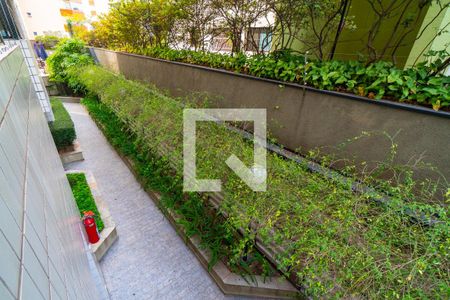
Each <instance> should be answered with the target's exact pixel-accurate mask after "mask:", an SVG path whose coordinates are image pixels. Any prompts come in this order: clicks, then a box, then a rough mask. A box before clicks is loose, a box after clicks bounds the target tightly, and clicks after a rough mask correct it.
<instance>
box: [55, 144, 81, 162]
mask: <svg viewBox="0 0 450 300" xmlns="http://www.w3.org/2000/svg"><path fill="white" fill-rule="evenodd" d="M58 153H59V157H60V158H61V161H62V163H63V165H66V164H69V163H72V162H76V161H82V160H84V157H83V152H82V151H81V147H80V143H78V141H77V140H75V141H74V142H73V145H72V146H69V147H67V148H65V149H62V150H59V151H58Z"/></svg>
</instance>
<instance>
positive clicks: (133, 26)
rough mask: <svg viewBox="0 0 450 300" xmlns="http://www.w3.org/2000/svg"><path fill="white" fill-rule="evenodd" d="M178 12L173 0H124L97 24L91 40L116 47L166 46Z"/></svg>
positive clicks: (115, 5)
mask: <svg viewBox="0 0 450 300" xmlns="http://www.w3.org/2000/svg"><path fill="white" fill-rule="evenodd" d="M177 13H178V10H177V9H174V4H173V2H172V1H164V0H152V1H149V0H120V1H118V2H115V3H113V4H111V9H110V11H109V13H108V14H107V15H103V16H101V17H100V21H99V22H98V23H95V24H93V26H94V33H93V35H92V36H91V37H90V39H91V41H93V42H95V43H97V44H99V45H102V46H107V47H112V48H125V49H126V48H135V49H136V48H148V47H150V46H165V45H167V44H168V43H169V41H170V37H169V36H170V35H169V33H170V30H171V29H172V28H173V24H174V21H175V18H176V15H177Z"/></svg>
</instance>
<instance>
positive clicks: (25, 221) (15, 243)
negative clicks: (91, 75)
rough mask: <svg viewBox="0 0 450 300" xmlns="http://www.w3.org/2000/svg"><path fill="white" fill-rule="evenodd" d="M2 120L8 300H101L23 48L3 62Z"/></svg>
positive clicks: (1, 235)
mask: <svg viewBox="0 0 450 300" xmlns="http://www.w3.org/2000/svg"><path fill="white" fill-rule="evenodd" d="M0 120H1V121H0V122H1V123H0V278H1V280H0V299H2V300H3V299H5V300H6V299H67V298H69V299H91V298H92V299H96V289H95V286H93V285H92V284H91V273H90V269H89V265H88V259H87V256H86V253H85V248H84V245H83V237H82V233H81V232H82V231H81V226H80V221H79V214H78V211H77V209H76V206H75V202H74V200H73V196H72V193H71V191H70V186H69V183H68V181H67V179H66V177H65V174H64V170H63V167H62V165H61V161H60V159H59V156H58V153H57V151H56V148H55V144H54V142H53V139H52V137H51V134H50V131H49V129H48V126H47V121H46V119H45V117H44V114H43V112H42V109H41V107H40V105H39V98H38V96H37V95H36V91H35V89H34V85H33V83H32V81H31V79H30V75H29V72H28V70H27V64H26V62H25V60H24V57H23V54H22V52H21V50H20V49H19V48H18V47H16V48H14V49H13V50H12V51H10V52H9V53H7V54H2V56H1V57H0ZM50 297H51V298H50Z"/></svg>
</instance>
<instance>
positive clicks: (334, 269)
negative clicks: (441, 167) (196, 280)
mask: <svg viewBox="0 0 450 300" xmlns="http://www.w3.org/2000/svg"><path fill="white" fill-rule="evenodd" d="M77 74H79V76H80V77H79V78H80V80H81V81H82V82H83V83H84V84H85V85H86V86H87V88H88V89H89V90H90V91H92V92H95V93H97V94H98V95H99V96H100V97H101V99H102V103H103V104H95V105H94V104H92V103H91V104H90V105H92V107H91V108H93V109H97V110H100V109H101V110H103V112H102V114H104V115H103V118H104V119H105V120H110V119H112V118H114V117H115V118H117V117H118V116H120V120H121V122H122V124H123V125H122V126H118V128H114V126H110V127H108V128H106V129H105V135H106V136H108V134H111V133H112V132H121V134H122V136H121V138H114V139H111V143H112V144H113V145H115V146H118V147H122V148H121V149H122V151H123V152H124V153H127V154H128V153H130V154H133V155H135V156H134V159H136V160H137V161H139V162H140V164H139V165H138V171H139V174H140V176H142V177H144V178H145V179H146V182H147V183H146V184H148V185H149V186H151V187H153V188H155V189H159V190H161V189H162V190H165V191H172V192H173V193H174V196H175V200H173V198H172V197H169V199H167V200H168V202H167V203H166V205H167V207H171V205H172V207H175V208H177V207H176V206H175V205H174V202H173V201H175V202H176V203H178V204H179V205H181V207H179V208H177V209H178V211H181V212H183V210H185V213H186V212H192V208H193V207H195V205H196V203H198V202H195V201H194V202H192V201H191V202H190V203H188V205H184V204H186V201H185V197H187V196H188V195H185V194H183V193H181V189H180V186H179V185H180V184H181V178H180V177H179V174H180V173H179V172H180V170H181V171H182V163H181V162H182V159H181V157H182V156H181V154H180V153H181V152H182V144H181V142H180V140H182V134H181V131H182V126H180V124H181V123H182V122H180V120H182V108H181V107H180V104H179V103H177V102H176V101H174V100H172V99H170V98H168V97H165V96H163V95H161V94H160V93H159V92H158V91H155V90H149V89H148V87H144V86H142V85H140V84H138V83H134V82H129V81H126V80H124V79H121V78H120V77H115V76H114V75H112V74H111V73H108V72H105V71H103V70H101V69H99V68H97V67H88V68H86V70H85V71H84V72H77ZM87 105H88V108H89V103H87ZM109 109H112V110H114V112H112V111H111V110H109ZM105 110H106V111H108V110H109V113H108V114H106V115H105V112H104V111H105ZM90 111H91V109H90ZM91 113H92V111H91ZM97 113H100V112H97ZM94 119H95V117H94ZM204 125H205V126H202V125H200V126H199V128H198V135H197V138H198V140H197V141H198V146H197V147H198V148H197V149H202V151H200V152H198V154H197V155H198V161H199V162H207V164H206V165H200V166H199V169H198V170H197V171H198V174H199V176H200V177H203V178H221V179H222V181H223V182H224V183H225V184H224V186H223V188H224V192H223V199H222V200H221V203H220V207H219V209H220V210H223V211H226V212H227V214H228V220H227V222H226V223H227V224H228V225H229V226H230V225H231V228H235V229H238V228H244V229H245V231H244V232H243V237H242V239H241V241H242V244H241V245H242V246H244V247H243V248H242V247H239V246H238V247H237V248H234V249H235V250H236V251H238V252H239V251H241V252H240V254H243V252H242V251H243V250H244V249H245V246H246V245H252V247H253V246H254V244H255V238H257V239H258V240H260V241H262V242H263V244H264V245H271V244H273V243H275V244H276V245H278V246H279V247H280V249H285V251H284V252H281V253H279V255H278V257H276V258H277V260H276V261H277V267H278V268H279V269H280V270H282V271H283V272H285V271H287V272H290V273H293V274H295V275H296V276H295V277H296V278H297V279H298V280H299V282H298V283H299V284H301V285H303V286H305V287H306V291H307V294H308V295H312V296H314V297H316V296H320V295H322V296H323V295H324V294H325V295H327V297H328V296H329V297H345V296H348V295H359V296H362V297H366V296H367V297H369V298H373V297H378V296H380V295H385V296H386V295H387V296H389V295H391V296H393V297H394V296H395V293H398V292H400V291H402V290H403V292H401V293H403V294H405V293H407V295H409V296H411V297H416V296H417V295H420V294H423V295H434V296H433V297H436V296H441V295H443V294H444V293H445V286H446V285H447V284H448V281H447V279H446V276H445V271H444V270H446V266H447V265H446V260H445V259H444V257H445V256H446V254H445V253H446V252H445V250H444V249H445V246H444V245H443V243H445V242H444V240H443V239H442V238H443V236H442V233H443V232H445V231H446V230H447V229H446V228H447V226H448V223H447V222H448V218H447V216H446V214H445V211H444V210H443V209H442V208H441V207H440V205H439V204H436V203H433V202H432V201H431V202H428V201H430V199H428V198H420V197H419V198H414V197H413V195H411V194H410V193H409V192H408V191H409V190H410V188H411V187H408V186H407V184H408V183H406V185H405V183H401V185H400V186H399V187H398V188H396V189H394V190H392V192H393V193H394V195H395V197H393V198H392V201H391V202H390V203H389V205H388V206H385V205H377V204H376V203H373V202H372V201H367V199H368V198H367V197H368V195H367V194H366V193H362V194H360V195H359V194H355V193H353V190H352V186H351V185H347V184H339V183H336V182H333V181H330V180H329V179H327V178H324V177H323V176H322V175H321V174H315V173H311V172H310V171H309V170H308V168H307V166H306V165H304V164H298V163H297V162H293V161H289V160H285V159H284V158H280V157H279V156H277V155H275V154H269V155H268V171H269V185H268V191H267V192H266V193H254V192H252V191H249V190H248V189H246V188H245V186H243V185H242V183H241V181H240V180H239V179H238V178H237V177H236V176H235V175H233V174H232V173H230V172H229V171H227V170H226V168H225V167H224V166H223V165H221V163H222V164H223V158H224V157H227V154H229V153H240V158H241V159H243V160H244V162H247V163H248V161H249V160H250V158H252V153H251V151H249V149H251V147H250V145H249V143H248V142H246V141H244V140H243V138H242V137H240V136H239V135H237V134H235V133H232V132H230V131H229V130H228V129H224V128H222V127H220V126H215V125H213V124H212V125H211V124H210V125H207V124H204ZM132 135H136V136H137V138H138V139H137V141H138V143H137V144H133V143H130V141H129V139H130V136H132ZM227 141H228V142H231V143H227ZM211 145H214V146H213V147H212V146H211ZM136 149H142V150H141V151H142V152H140V151H137V150H136ZM136 153H141V154H136ZM144 153H145V154H144ZM150 154H152V155H150ZM174 170H175V172H174ZM161 175H164V176H163V179H161V177H158V176H161ZM156 178H159V179H156ZM169 187H170V188H169ZM172 188H175V191H173V190H172ZM190 197H191V195H190V194H189V198H190ZM171 199H172V200H171ZM404 199H408V201H405V200H404ZM169 200H170V201H169ZM405 205H406V206H407V207H411V208H412V207H414V209H424V210H423V212H424V213H425V214H428V213H426V211H427V209H431V210H430V211H429V212H432V213H431V214H435V213H436V214H438V215H439V216H440V217H442V220H443V223H439V224H437V225H436V226H430V227H427V226H422V225H421V224H411V223H410V222H409V217H408V215H406V214H404V213H403V212H404V207H405ZM196 220H197V221H198V219H196ZM202 221H204V220H202ZM192 223H193V222H192V220H190V221H189V222H185V225H188V226H190V225H192ZM200 224H201V223H200ZM250 224H255V225H256V230H254V228H255V227H254V226H253V225H252V226H249V225H250ZM203 226H204V227H206V226H205V225H203ZM188 228H190V229H192V227H188ZM247 228H248V229H249V230H247ZM211 233H212V232H211ZM411 241H415V242H414V243H412V242H411ZM442 247H444V248H442ZM437 249H441V250H437ZM244 253H245V251H244ZM431 253H432V254H431ZM432 259H433V260H434V259H437V262H438V263H437V264H435V263H432V262H431V260H432ZM408 261H412V262H413V263H406V262H408ZM423 261H426V263H425V264H423ZM392 264H395V265H400V266H402V267H401V268H394V269H392V268H390V267H387V266H388V265H392ZM419 269H420V272H418V273H415V271H414V270H419ZM378 270H383V271H382V272H383V273H384V274H385V276H382V277H376V274H377V272H378ZM411 274H414V275H411ZM431 278H433V279H432V280H431ZM430 282H434V283H433V284H429V283H430ZM355 283H358V284H357V285H356V286H355Z"/></svg>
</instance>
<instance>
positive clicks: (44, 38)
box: [36, 35, 61, 49]
mask: <svg viewBox="0 0 450 300" xmlns="http://www.w3.org/2000/svg"><path fill="white" fill-rule="evenodd" d="M60 40H61V38H60V37H57V36H55V35H38V36H37V37H36V42H41V43H42V44H44V47H45V48H46V49H53V48H54V47H55V46H56V44H58V43H59V41H60Z"/></svg>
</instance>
